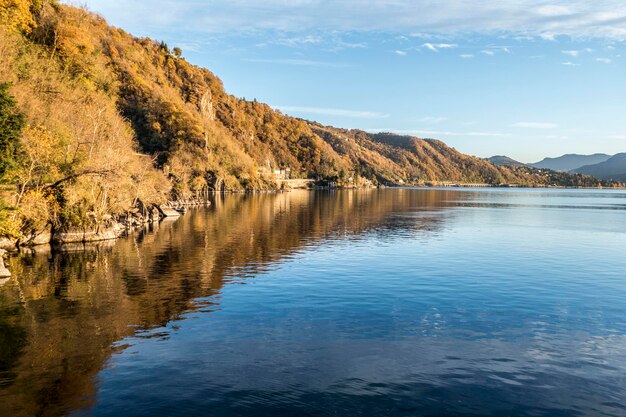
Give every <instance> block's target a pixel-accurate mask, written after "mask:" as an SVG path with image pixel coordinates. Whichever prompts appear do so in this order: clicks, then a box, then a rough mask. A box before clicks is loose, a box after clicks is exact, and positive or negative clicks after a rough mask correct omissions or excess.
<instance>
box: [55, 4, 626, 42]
mask: <svg viewBox="0 0 626 417" xmlns="http://www.w3.org/2000/svg"><path fill="white" fill-rule="evenodd" d="M64 1H65V2H71V0H64ZM84 1H85V2H86V4H87V6H88V7H90V8H92V9H93V10H95V11H98V12H101V13H102V14H103V15H104V16H106V17H107V18H109V19H111V20H112V22H113V23H114V24H116V25H120V26H123V27H129V28H130V29H133V28H143V29H142V30H151V29H154V28H157V27H167V28H171V27H176V26H181V27H185V28H186V29H187V30H189V31H197V32H205V33H206V32H211V33H228V34H232V33H244V32H252V31H257V30H274V31H279V32H292V33H307V32H309V33H316V32H321V31H325V32H331V31H352V32H365V31H387V32H395V33H416V34H458V33H460V32H472V33H496V32H500V33H501V32H511V33H514V34H516V35H522V36H525V35H530V36H534V37H542V38H543V39H547V40H553V39H555V38H556V37H558V36H561V35H566V36H572V37H587V38H588V37H601V38H612V39H621V40H624V39H626V2H624V1H623V0H594V1H588V0H552V1H551V2H550V3H549V4H546V3H545V2H544V1H539V0H517V1H502V0H484V1H481V2H459V1H458V0H440V1H437V2H434V1H432V0H378V1H376V2H371V1H369V0H291V1H287V0H264V1H262V2H260V1H258V0H229V1H200V0H194V1H185V2H183V1H178V0H153V1H150V2H146V1H144V0H84Z"/></svg>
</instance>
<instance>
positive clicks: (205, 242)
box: [0, 190, 452, 417]
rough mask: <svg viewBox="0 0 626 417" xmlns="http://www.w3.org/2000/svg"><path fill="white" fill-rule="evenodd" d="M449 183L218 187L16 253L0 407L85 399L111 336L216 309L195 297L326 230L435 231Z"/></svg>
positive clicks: (0, 363) (312, 241)
mask: <svg viewBox="0 0 626 417" xmlns="http://www.w3.org/2000/svg"><path fill="white" fill-rule="evenodd" d="M450 193H452V192H451V191H440V192H430V193H413V192H409V191H408V190H398V191H397V192H394V193H385V192H381V191H378V190H369V191H354V192H336V193H328V192H327V193H310V192H292V193H285V194H262V195H252V196H240V195H239V196H238V195H234V196H222V197H218V198H217V199H216V201H214V204H213V207H212V208H211V209H209V210H204V209H202V210H198V211H195V212H193V213H190V214H188V215H186V216H184V217H182V218H181V219H179V220H177V221H174V222H171V221H166V222H163V223H161V224H160V225H155V226H150V228H146V230H144V231H142V232H139V233H136V234H135V235H134V236H132V237H130V238H127V239H123V240H120V241H117V242H103V243H99V244H90V245H88V246H83V245H74V246H66V247H63V248H61V249H63V251H62V252H60V251H57V250H55V251H49V250H46V249H45V248H38V249H37V252H38V253H33V254H23V255H22V256H20V257H18V258H13V259H11V261H10V262H9V265H10V268H11V270H12V271H13V273H14V276H15V278H14V279H11V280H9V281H8V282H7V283H6V284H5V285H4V286H2V287H1V288H0V334H1V335H2V337H1V338H0V415H7V416H8V415H11V416H15V417H19V416H35V415H37V416H55V415H62V414H67V413H69V412H70V411H71V410H75V409H78V408H82V407H85V406H88V405H89V403H90V402H91V401H92V400H93V397H94V394H95V389H96V388H95V387H94V377H95V376H96V375H97V373H98V372H99V371H100V370H101V368H102V366H103V365H104V363H105V361H106V360H107V358H108V357H109V356H110V354H111V353H112V351H113V350H114V349H115V347H114V346H113V345H114V343H115V342H116V341H118V340H120V339H122V338H124V337H126V336H129V335H132V334H135V333H136V332H138V331H139V332H141V331H145V330H147V329H151V328H154V327H158V326H164V325H166V324H167V323H169V322H171V321H173V320H177V319H179V318H180V315H181V314H182V313H184V312H186V311H188V310H190V309H195V308H201V309H202V310H203V311H207V309H211V308H219V306H216V305H211V304H214V303H215V301H211V302H209V305H206V303H204V305H203V304H198V303H194V302H193V300H195V299H197V298H206V297H210V296H212V295H215V294H217V293H219V292H220V289H221V288H222V286H223V285H224V282H225V280H228V279H234V278H241V277H244V276H250V275H254V274H259V273H262V272H263V271H265V270H267V268H268V267H270V266H271V264H272V263H273V262H276V261H279V260H281V259H283V258H285V257H289V256H290V254H292V253H294V252H297V251H298V250H301V249H303V248H304V247H307V246H310V245H317V244H319V242H321V241H323V240H327V239H337V238H344V237H346V236H354V237H358V236H359V235H360V234H362V233H365V232H368V231H373V232H375V233H380V234H384V233H385V230H387V229H389V228H394V227H397V228H399V227H402V231H403V233H419V232H420V231H424V232H426V233H432V232H435V231H436V230H437V228H439V227H441V224H442V222H444V221H445V217H446V215H445V214H443V213H441V212H440V213H439V214H433V213H437V212H438V211H440V210H441V209H442V208H444V207H445V206H446V204H447V203H446V201H448V200H451V198H450ZM403 212H407V213H411V221H410V222H409V223H408V224H409V225H411V226H412V227H411V228H409V229H407V228H406V226H407V223H405V222H403V223H402V224H401V225H400V224H398V223H397V222H394V221H393V219H392V218H391V217H392V216H394V215H399V214H401V213H403ZM416 212H417V213H419V212H422V213H423V216H421V215H419V214H418V215H416Z"/></svg>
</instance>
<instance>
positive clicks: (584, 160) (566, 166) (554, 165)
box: [529, 153, 611, 172]
mask: <svg viewBox="0 0 626 417" xmlns="http://www.w3.org/2000/svg"><path fill="white" fill-rule="evenodd" d="M610 157H611V155H607V154H604V153H595V154H593V155H577V154H567V155H563V156H559V157H558V158H545V159H543V160H541V161H539V162H535V163H534V164H529V165H530V166H532V167H535V168H546V169H551V170H554V171H563V172H569V171H573V170H575V169H576V168H580V167H583V166H586V165H595V164H599V163H602V162H605V161H607V160H608V159H609V158H610Z"/></svg>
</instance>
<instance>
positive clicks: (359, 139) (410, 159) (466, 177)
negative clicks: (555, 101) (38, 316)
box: [310, 123, 543, 185]
mask: <svg viewBox="0 0 626 417" xmlns="http://www.w3.org/2000/svg"><path fill="white" fill-rule="evenodd" d="M310 126H311V127H312V129H313V131H314V132H315V133H316V134H318V135H319V136H320V137H322V138H323V139H324V140H325V141H327V142H328V143H330V144H331V146H332V147H333V149H334V150H335V151H336V152H338V153H339V154H341V155H345V156H346V157H348V158H349V160H350V163H351V165H352V166H354V167H355V172H357V173H358V174H360V175H363V176H365V177H367V178H372V177H373V180H375V181H377V182H380V183H383V184H398V183H409V184H424V183H434V182H446V181H452V182H458V183H488V184H494V185H497V184H503V183H518V184H532V183H539V182H541V181H543V180H542V179H541V178H540V177H538V176H535V175H529V174H527V173H525V172H517V171H514V170H511V169H510V168H508V167H496V166H494V165H493V164H491V163H489V162H488V161H485V160H482V159H479V158H476V157H472V156H468V155H464V154H462V153H460V152H458V151H457V150H455V149H453V148H450V147H449V146H447V145H445V144H444V143H443V142H441V141H438V140H434V139H420V138H416V137H411V136H399V135H394V134H390V133H377V134H373V133H367V132H364V131H361V130H346V129H338V128H334V127H329V126H322V125H320V124H317V123H310Z"/></svg>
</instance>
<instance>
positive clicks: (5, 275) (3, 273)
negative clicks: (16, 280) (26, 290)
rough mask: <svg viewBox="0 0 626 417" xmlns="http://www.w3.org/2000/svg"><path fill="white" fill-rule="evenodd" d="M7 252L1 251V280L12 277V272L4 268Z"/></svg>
mask: <svg viewBox="0 0 626 417" xmlns="http://www.w3.org/2000/svg"><path fill="white" fill-rule="evenodd" d="M5 254H6V251H5V250H4V249H0V278H8V277H10V276H11V272H10V271H9V270H8V269H7V268H6V267H5V266H4V255H5Z"/></svg>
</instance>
